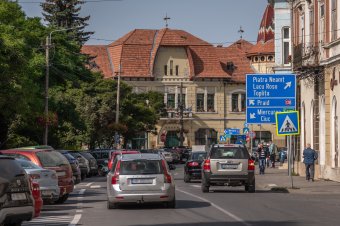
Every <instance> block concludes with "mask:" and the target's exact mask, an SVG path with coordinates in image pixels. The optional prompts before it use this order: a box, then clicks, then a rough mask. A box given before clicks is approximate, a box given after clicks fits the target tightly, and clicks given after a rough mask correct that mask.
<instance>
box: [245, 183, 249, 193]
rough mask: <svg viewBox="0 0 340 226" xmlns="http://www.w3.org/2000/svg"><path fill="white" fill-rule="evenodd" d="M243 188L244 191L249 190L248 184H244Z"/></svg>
mask: <svg viewBox="0 0 340 226" xmlns="http://www.w3.org/2000/svg"><path fill="white" fill-rule="evenodd" d="M244 190H245V191H246V192H247V191H249V185H248V184H246V185H244Z"/></svg>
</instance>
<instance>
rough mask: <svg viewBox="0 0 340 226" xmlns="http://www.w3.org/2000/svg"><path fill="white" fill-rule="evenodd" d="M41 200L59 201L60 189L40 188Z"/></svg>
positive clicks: (52, 187) (51, 187)
mask: <svg viewBox="0 0 340 226" xmlns="http://www.w3.org/2000/svg"><path fill="white" fill-rule="evenodd" d="M40 193H41V198H42V199H44V200H57V199H58V198H59V194H60V188H59V187H56V186H48V187H40Z"/></svg>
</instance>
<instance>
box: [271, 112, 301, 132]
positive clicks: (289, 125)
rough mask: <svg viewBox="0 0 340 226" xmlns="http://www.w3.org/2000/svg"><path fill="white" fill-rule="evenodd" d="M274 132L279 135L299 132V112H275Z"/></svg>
mask: <svg viewBox="0 0 340 226" xmlns="http://www.w3.org/2000/svg"><path fill="white" fill-rule="evenodd" d="M276 132H277V135H279V136H286V135H296V134H300V126H299V112H298V111H288V112H277V113H276Z"/></svg>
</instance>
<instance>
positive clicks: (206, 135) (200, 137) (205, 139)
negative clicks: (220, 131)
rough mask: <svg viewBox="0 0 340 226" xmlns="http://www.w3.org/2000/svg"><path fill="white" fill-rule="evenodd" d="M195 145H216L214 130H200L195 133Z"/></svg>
mask: <svg viewBox="0 0 340 226" xmlns="http://www.w3.org/2000/svg"><path fill="white" fill-rule="evenodd" d="M195 144H196V145H207V146H208V147H209V146H210V145H212V144H217V132H216V131H215V130H214V129H207V128H200V129H198V130H197V131H196V132H195Z"/></svg>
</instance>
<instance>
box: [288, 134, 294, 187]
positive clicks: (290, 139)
mask: <svg viewBox="0 0 340 226" xmlns="http://www.w3.org/2000/svg"><path fill="white" fill-rule="evenodd" d="M289 149H290V159H289V162H290V167H289V169H290V180H291V183H292V188H293V187H294V183H293V172H292V162H293V149H292V136H291V135H290V136H289Z"/></svg>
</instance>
